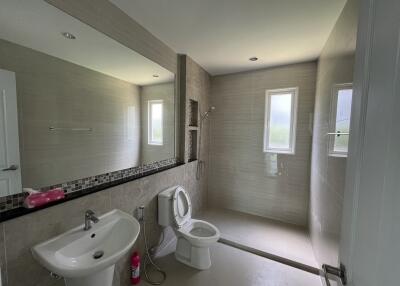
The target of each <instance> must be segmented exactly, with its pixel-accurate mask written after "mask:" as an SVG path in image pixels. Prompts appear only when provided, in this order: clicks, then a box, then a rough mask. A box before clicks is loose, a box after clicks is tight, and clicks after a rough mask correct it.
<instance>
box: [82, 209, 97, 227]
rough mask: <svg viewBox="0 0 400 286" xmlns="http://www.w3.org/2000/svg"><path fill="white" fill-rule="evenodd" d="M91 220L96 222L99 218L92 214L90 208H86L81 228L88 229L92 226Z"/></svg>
mask: <svg viewBox="0 0 400 286" xmlns="http://www.w3.org/2000/svg"><path fill="white" fill-rule="evenodd" d="M92 222H93V223H98V222H99V219H98V218H97V217H96V216H95V215H94V211H92V210H87V211H86V212H85V227H84V228H83V230H89V229H91V228H92Z"/></svg>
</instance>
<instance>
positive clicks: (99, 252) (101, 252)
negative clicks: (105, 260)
mask: <svg viewBox="0 0 400 286" xmlns="http://www.w3.org/2000/svg"><path fill="white" fill-rule="evenodd" d="M103 255H104V251H103V250H98V251H96V252H95V253H94V254H93V258H94V259H99V258H102V257H103Z"/></svg>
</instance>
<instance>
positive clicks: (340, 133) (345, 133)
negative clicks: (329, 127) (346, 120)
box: [326, 131, 350, 137]
mask: <svg viewBox="0 0 400 286" xmlns="http://www.w3.org/2000/svg"><path fill="white" fill-rule="evenodd" d="M326 135H335V136H337V137H339V136H341V135H350V133H349V132H340V131H339V132H329V133H326Z"/></svg>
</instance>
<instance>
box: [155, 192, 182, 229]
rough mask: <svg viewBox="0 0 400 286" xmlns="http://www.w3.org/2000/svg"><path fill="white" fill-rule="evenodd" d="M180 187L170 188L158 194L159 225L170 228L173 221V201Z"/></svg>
mask: <svg viewBox="0 0 400 286" xmlns="http://www.w3.org/2000/svg"><path fill="white" fill-rule="evenodd" d="M177 187H178V186H175V187H171V188H168V189H166V190H164V191H162V192H161V193H159V194H158V224H159V225H161V226H169V225H171V224H172V223H173V220H172V199H173V196H174V193H175V190H176V188H177Z"/></svg>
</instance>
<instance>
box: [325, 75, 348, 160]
mask: <svg viewBox="0 0 400 286" xmlns="http://www.w3.org/2000/svg"><path fill="white" fill-rule="evenodd" d="M352 97H353V86H352V84H350V83H346V84H338V85H335V86H334V88H333V92H332V101H331V102H332V103H331V104H332V107H331V108H332V109H331V117H330V132H329V133H330V135H329V155H331V156H337V157H346V156H347V148H348V143H349V131H350V116H351V101H352ZM341 134H343V135H341Z"/></svg>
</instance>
